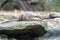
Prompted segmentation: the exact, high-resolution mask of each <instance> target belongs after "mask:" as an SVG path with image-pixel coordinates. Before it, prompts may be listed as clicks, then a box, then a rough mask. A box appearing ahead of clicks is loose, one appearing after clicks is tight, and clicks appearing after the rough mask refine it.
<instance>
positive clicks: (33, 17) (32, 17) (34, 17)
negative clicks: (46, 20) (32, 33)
mask: <svg viewBox="0 0 60 40" xmlns="http://www.w3.org/2000/svg"><path fill="white" fill-rule="evenodd" d="M38 20H41V17H40V16H39V15H38V14H36V13H35V12H31V11H28V12H24V13H22V14H21V15H19V17H18V21H38Z"/></svg>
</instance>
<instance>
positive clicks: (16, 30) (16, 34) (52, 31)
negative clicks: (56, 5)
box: [0, 12, 60, 40]
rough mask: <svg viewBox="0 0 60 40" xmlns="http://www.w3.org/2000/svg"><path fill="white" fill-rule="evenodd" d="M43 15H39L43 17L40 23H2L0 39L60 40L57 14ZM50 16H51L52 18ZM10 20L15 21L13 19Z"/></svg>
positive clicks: (0, 25) (59, 19) (0, 24)
mask: <svg viewBox="0 0 60 40" xmlns="http://www.w3.org/2000/svg"><path fill="white" fill-rule="evenodd" d="M38 13H39V12H38ZM40 13H41V12H40ZM44 13H47V14H48V15H45V14H44ZM44 13H43V14H40V15H41V17H42V16H43V20H41V21H10V22H6V21H5V22H3V23H0V34H2V36H1V35H0V38H1V39H4V38H5V39H7V40H8V39H9V40H59V39H60V31H59V30H60V18H59V17H60V16H59V15H58V14H59V13H58V12H50V13H49V12H44ZM3 14H4V13H3ZM51 14H53V15H52V17H51ZM44 15H45V16H44ZM5 17H6V16H5ZM11 17H13V16H11ZM11 17H8V18H11ZM45 17H46V18H45ZM1 18H3V17H1ZM6 18H7V17H6ZM11 19H15V17H13V18H11ZM8 21H9V20H8ZM46 31H47V32H46ZM4 35H5V36H4Z"/></svg>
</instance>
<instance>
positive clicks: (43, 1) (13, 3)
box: [0, 0, 60, 12]
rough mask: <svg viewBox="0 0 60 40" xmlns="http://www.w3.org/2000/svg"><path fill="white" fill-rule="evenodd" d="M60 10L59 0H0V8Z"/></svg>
mask: <svg viewBox="0 0 60 40" xmlns="http://www.w3.org/2000/svg"><path fill="white" fill-rule="evenodd" d="M15 9H16V10H24V11H58V12H59V11H60V0H0V10H15Z"/></svg>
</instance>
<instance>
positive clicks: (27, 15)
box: [2, 11, 42, 23]
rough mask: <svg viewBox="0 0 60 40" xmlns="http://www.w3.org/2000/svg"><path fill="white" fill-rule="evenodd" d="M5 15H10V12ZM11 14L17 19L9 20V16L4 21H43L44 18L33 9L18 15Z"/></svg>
mask: <svg viewBox="0 0 60 40" xmlns="http://www.w3.org/2000/svg"><path fill="white" fill-rule="evenodd" d="M5 16H8V14H7V15H5ZM10 16H11V17H12V18H13V17H14V18H15V19H11V20H8V18H6V19H5V21H3V22H2V23H6V22H11V21H41V20H42V18H41V17H40V16H39V15H38V14H36V13H35V12H31V11H27V12H23V13H19V14H18V17H17V16H14V15H10ZM6 20H7V21H6Z"/></svg>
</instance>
